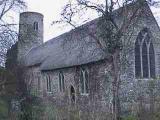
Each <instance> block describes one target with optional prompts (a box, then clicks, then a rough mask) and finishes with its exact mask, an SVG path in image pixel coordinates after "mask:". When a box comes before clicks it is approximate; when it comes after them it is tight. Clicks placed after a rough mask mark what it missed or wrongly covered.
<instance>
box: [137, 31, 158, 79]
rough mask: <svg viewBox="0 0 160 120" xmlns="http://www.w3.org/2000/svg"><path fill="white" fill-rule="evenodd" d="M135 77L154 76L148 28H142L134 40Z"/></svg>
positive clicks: (152, 47) (151, 45) (153, 54)
mask: <svg viewBox="0 0 160 120" xmlns="http://www.w3.org/2000/svg"><path fill="white" fill-rule="evenodd" d="M135 76H136V78H155V53H154V46H153V44H152V41H151V39H150V35H149V31H148V29H143V30H142V31H141V32H140V33H139V34H138V37H137V40H136V42H135Z"/></svg>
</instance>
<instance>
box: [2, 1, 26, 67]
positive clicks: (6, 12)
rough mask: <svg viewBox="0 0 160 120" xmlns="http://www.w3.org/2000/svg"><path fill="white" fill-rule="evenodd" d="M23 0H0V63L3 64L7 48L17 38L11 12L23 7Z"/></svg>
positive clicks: (15, 25)
mask: <svg viewBox="0 0 160 120" xmlns="http://www.w3.org/2000/svg"><path fill="white" fill-rule="evenodd" d="M25 7H26V5H25V1H24V0H0V65H1V66H4V63H5V58H6V52H7V49H9V48H10V47H11V45H13V44H14V43H15V42H16V40H17V28H18V27H17V24H15V23H13V22H12V21H13V20H12V19H13V18H14V16H13V14H14V13H15V12H18V11H20V10H22V9H23V8H25Z"/></svg>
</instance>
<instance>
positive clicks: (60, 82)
mask: <svg viewBox="0 0 160 120" xmlns="http://www.w3.org/2000/svg"><path fill="white" fill-rule="evenodd" d="M59 90H60V92H64V90H65V86H64V75H63V72H59Z"/></svg>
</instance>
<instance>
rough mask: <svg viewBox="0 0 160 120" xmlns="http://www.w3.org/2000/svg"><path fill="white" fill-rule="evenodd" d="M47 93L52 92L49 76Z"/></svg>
mask: <svg viewBox="0 0 160 120" xmlns="http://www.w3.org/2000/svg"><path fill="white" fill-rule="evenodd" d="M46 78H47V92H51V91H52V82H51V78H50V76H47V77H46Z"/></svg>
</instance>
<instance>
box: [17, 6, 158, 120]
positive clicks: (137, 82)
mask: <svg viewBox="0 0 160 120" xmlns="http://www.w3.org/2000/svg"><path fill="white" fill-rule="evenodd" d="M141 10H142V12H141V13H139V14H141V15H140V16H139V18H138V19H137V21H136V23H133V24H131V26H130V27H129V28H128V30H127V32H126V34H125V35H126V36H125V37H123V39H124V40H123V42H124V44H125V45H126V46H127V47H128V48H127V49H129V51H127V52H126V54H125V55H126V56H125V57H126V58H127V61H123V62H124V63H126V62H127V63H128V65H127V68H126V70H125V71H122V74H121V76H120V78H121V83H122V85H121V86H120V87H121V88H120V89H121V92H120V94H121V97H120V99H121V101H123V103H124V104H121V107H122V108H123V111H124V112H125V110H126V109H127V110H130V111H133V112H134V111H136V109H138V103H137V101H138V98H139V97H138V95H139V94H140V91H141V92H143V93H145V95H144V96H143V97H144V99H145V100H144V102H143V103H145V104H146V106H147V108H148V109H149V108H150V104H149V101H148V99H147V96H148V93H147V92H146V91H147V88H146V86H148V82H147V81H149V80H155V79H158V78H159V76H160V28H159V26H158V24H157V22H156V20H155V18H154V16H153V14H152V12H151V10H150V8H149V6H148V5H147V4H145V5H144V6H143V7H142V8H141ZM120 11H121V10H116V12H114V13H113V14H114V15H113V16H114V17H115V18H116V22H117V23H118V24H121V21H123V16H124V14H120ZM98 20H99V18H97V19H95V20H92V21H90V22H88V23H86V24H84V25H82V26H80V27H79V28H77V29H75V30H71V31H69V32H67V33H64V34H62V35H60V36H58V37H55V38H53V39H51V40H48V41H47V42H45V43H44V42H43V31H44V29H43V15H42V14H40V13H36V12H24V13H21V14H20V23H19V24H20V25H19V40H18V43H17V60H18V62H19V63H20V64H21V65H23V66H24V67H25V76H24V81H25V82H26V84H27V89H29V90H30V94H33V95H36V96H38V97H41V98H43V99H44V100H46V101H52V104H53V105H54V106H56V107H57V108H59V109H61V114H63V115H62V116H61V117H63V118H60V117H59V118H58V117H57V119H60V120H67V118H68V117H67V115H66V112H64V111H65V110H66V111H77V112H76V113H75V114H76V115H77V116H79V117H80V118H81V120H92V117H93V118H96V117H97V116H99V117H101V118H100V120H104V119H105V118H106V116H109V115H110V114H109V113H110V111H111V109H112V98H113V97H112V90H111V87H112V80H113V78H112V76H111V75H110V72H112V59H111V58H110V56H109V55H107V54H106V53H105V52H104V51H103V50H102V49H100V48H99V45H98V43H97V42H96V40H94V37H92V36H90V35H88V34H87V32H86V30H87V31H90V32H92V33H93V34H96V32H97V27H98ZM124 49H125V48H124ZM122 51H123V50H122ZM156 85H157V86H159V87H160V83H159V82H158V81H157V84H156ZM132 96H134V97H133V98H132ZM157 96H158V94H157ZM133 104H134V105H133ZM157 107H158V106H157ZM62 110H64V111H62Z"/></svg>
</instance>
